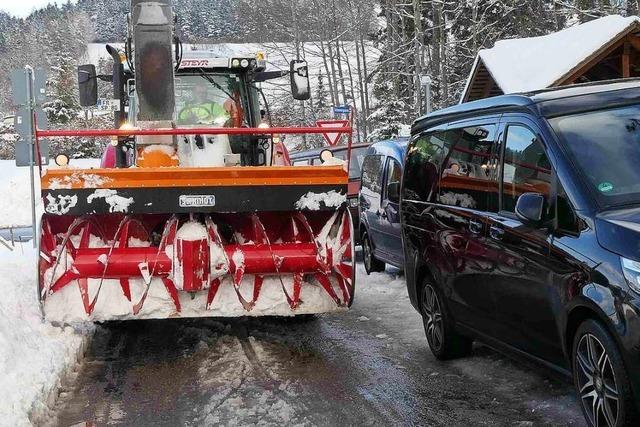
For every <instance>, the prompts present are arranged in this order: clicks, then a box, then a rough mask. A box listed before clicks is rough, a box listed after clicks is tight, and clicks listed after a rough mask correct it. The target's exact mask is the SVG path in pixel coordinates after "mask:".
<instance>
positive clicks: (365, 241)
mask: <svg viewBox="0 0 640 427" xmlns="http://www.w3.org/2000/svg"><path fill="white" fill-rule="evenodd" d="M362 258H363V261H364V262H363V263H364V270H365V271H366V272H367V275H369V274H371V273H377V272H380V271H384V267H385V264H384V262H382V261H380V260H379V259H377V258H376V257H375V255H374V254H373V245H372V244H371V240H370V239H369V234H368V233H367V232H366V231H365V232H364V233H362Z"/></svg>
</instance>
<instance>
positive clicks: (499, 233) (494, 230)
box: [489, 225, 504, 240]
mask: <svg viewBox="0 0 640 427" xmlns="http://www.w3.org/2000/svg"><path fill="white" fill-rule="evenodd" d="M489 236H491V238H492V239H493V240H502V238H503V237H504V228H500V227H496V226H495V225H494V226H491V228H489Z"/></svg>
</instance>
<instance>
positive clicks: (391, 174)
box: [384, 158, 402, 203]
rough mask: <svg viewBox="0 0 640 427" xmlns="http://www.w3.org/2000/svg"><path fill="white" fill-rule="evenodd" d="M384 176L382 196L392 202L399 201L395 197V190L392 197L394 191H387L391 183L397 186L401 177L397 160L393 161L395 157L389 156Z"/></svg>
mask: <svg viewBox="0 0 640 427" xmlns="http://www.w3.org/2000/svg"><path fill="white" fill-rule="evenodd" d="M386 176H387V183H386V189H385V194H384V198H385V199H387V200H389V201H390V202H392V203H400V200H399V198H398V197H397V196H398V193H397V192H396V195H395V197H394V196H393V194H394V192H393V191H389V187H390V186H392V185H395V186H399V185H400V179H401V178H402V169H401V168H400V165H399V164H398V162H396V161H395V159H392V158H389V160H388V161H387V170H386Z"/></svg>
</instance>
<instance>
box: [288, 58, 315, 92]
mask: <svg viewBox="0 0 640 427" xmlns="http://www.w3.org/2000/svg"><path fill="white" fill-rule="evenodd" d="M290 77H291V94H292V95H293V99H297V100H298V101H306V100H308V99H309V98H311V89H310V84H309V67H308V65H307V61H301V60H299V59H294V60H293V61H291V64H290Z"/></svg>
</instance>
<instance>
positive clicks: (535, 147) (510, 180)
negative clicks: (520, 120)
mask: <svg viewBox="0 0 640 427" xmlns="http://www.w3.org/2000/svg"><path fill="white" fill-rule="evenodd" d="M551 176H552V174H551V163H549V159H548V158H547V155H546V154H545V152H544V147H543V146H542V144H541V143H540V141H539V140H538V137H537V136H536V134H535V133H534V132H533V131H532V130H531V129H529V128H527V127H524V126H521V125H511V126H509V127H508V128H507V134H506V144H505V148H504V166H503V171H502V182H503V187H502V210H503V211H507V212H515V207H516V202H517V200H518V197H519V196H520V195H521V194H522V193H540V194H543V195H544V196H545V197H547V200H548V198H549V195H550V193H551Z"/></svg>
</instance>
